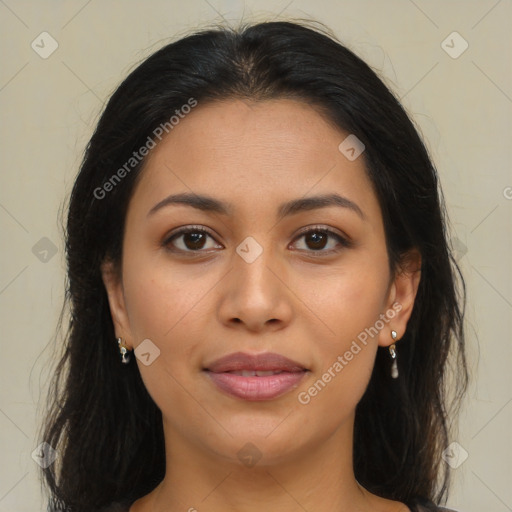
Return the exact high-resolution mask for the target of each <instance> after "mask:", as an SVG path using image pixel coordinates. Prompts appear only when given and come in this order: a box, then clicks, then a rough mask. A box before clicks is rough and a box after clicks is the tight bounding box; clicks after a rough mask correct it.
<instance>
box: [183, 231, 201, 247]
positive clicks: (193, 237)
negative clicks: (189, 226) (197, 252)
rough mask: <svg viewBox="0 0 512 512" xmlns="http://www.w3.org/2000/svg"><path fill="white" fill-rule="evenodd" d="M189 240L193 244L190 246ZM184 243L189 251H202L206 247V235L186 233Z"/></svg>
mask: <svg viewBox="0 0 512 512" xmlns="http://www.w3.org/2000/svg"><path fill="white" fill-rule="evenodd" d="M187 240H190V241H191V243H190V244H188V243H187ZM184 241H185V245H186V246H187V248H188V249H201V247H202V246H203V245H204V233H186V234H185V239H184Z"/></svg>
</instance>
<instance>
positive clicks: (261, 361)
mask: <svg viewBox="0 0 512 512" xmlns="http://www.w3.org/2000/svg"><path fill="white" fill-rule="evenodd" d="M205 370H208V371H210V372H214V373H221V372H231V371H242V370H252V371H286V372H300V371H304V370H306V368H304V366H302V365H301V364H300V363H297V362H296V361H292V360H291V359H288V358H287V357H284V356H282V355H280V354H276V353H274V352H265V353H263V354H247V353H245V352H235V353H233V354H228V355H227V356H224V357H221V358H220V359H217V360H216V361H213V362H212V363H210V364H209V365H208V366H207V367H206V368H205Z"/></svg>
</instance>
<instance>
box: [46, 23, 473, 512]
mask: <svg viewBox="0 0 512 512" xmlns="http://www.w3.org/2000/svg"><path fill="white" fill-rule="evenodd" d="M190 98H194V99H195V100H196V101H197V102H198V105H202V104H205V103H207V102H212V101H222V100H230V99H249V100H253V101H265V100H270V99H281V98H291V99H296V100H299V101H303V102H306V103H308V104H310V105H313V106H315V107H317V108H318V109H319V111H320V112H321V113H322V115H323V116H325V118H326V119H327V120H328V121H329V122H331V123H333V124H334V126H336V127H337V128H339V129H340V130H342V131H344V132H346V133H350V134H355V135H356V136H357V137H358V138H359V139H360V141H362V143H363V144H364V145H365V147H366V149H365V151H364V153H363V154H362V158H364V163H365V170H366V172H367V175H368V177H369V178H370V180H371V183H372V185H373V187H374V191H375V194H376V196H377V199H378V201H379V204H380V207H381V212H382V217H383V222H384V230H385V236H386V244H387V251H388V256H389V262H390V270H391V273H392V275H395V273H396V272H400V271H401V268H402V267H401V263H402V260H403V257H404V255H405V254H406V253H407V252H408V251H409V250H410V249H413V248H415V249H417V250H418V251H419V252H420V254H421V279H420V282H419V287H418V291H417V295H416V299H415V303H414V308H413V311H412V314H411V317H410V319H409V322H408V325H407V330H406V332H405V333H404V335H403V338H402V339H401V340H400V341H399V342H398V346H397V350H398V355H399V357H398V366H399V371H400V377H399V378H398V379H391V378H390V377H389V371H390V358H389V354H388V353H387V351H386V350H383V349H379V350H378V353H377V357H376V360H375V365H374V369H373V373H372V376H371V378H370V382H369V384H368V387H367V389H366V391H365V394H364V396H363V397H362V399H361V401H360V403H359V404H358V406H357V408H356V417H355V427H354V428H355V430H354V459H353V463H354V472H355V477H356V479H357V481H358V482H359V483H360V484H361V485H363V486H364V487H365V488H366V489H368V490H369V491H370V492H373V493H375V494H377V495H379V496H382V497H385V498H389V499H395V500H400V501H403V502H407V501H410V500H412V499H416V498H417V497H421V498H426V499H430V500H432V501H435V502H437V503H439V502H441V501H442V500H445V499H446V495H447V489H448V483H449V474H448V472H447V469H446V465H445V464H443V461H442V450H443V449H444V448H445V447H446V446H447V444H448V438H449V433H450V428H451V418H452V416H451V414H452V413H453V414H455V413H456V409H457V410H458V409H459V407H460V403H461V399H462V396H463V393H464V392H465V390H466V388H467V382H468V371H467V365H466V357H465V349H464V325H463V323H464V322H463V319H464V305H465V285H464V280H463V277H462V275H461V273H460V270H459V268H458V266H457V264H456V262H455V260H454V258H453V256H452V254H451V250H450V247H449V245H448V242H447V223H448V218H447V215H446V210H445V206H444V199H443V195H442V191H441V189H440V186H439V183H438V181H439V180H438V176H437V171H436V169H435V167H434V165H433V163H432V161H431V159H430V157H429V155H428V151H427V149H426V147H425V145H424V144H423V142H422V140H421V137H420V135H419V134H418V131H417V130H416V128H415V127H414V125H413V123H412V121H411V120H410V119H409V117H408V115H407V114H406V112H405V110H404V108H403V107H402V106H401V104H400V102H399V101H398V99H397V98H396V97H395V96H394V95H393V93H392V92H390V90H389V89H388V88H387V87H386V85H385V84H384V83H383V81H381V79H379V77H378V76H377V74H376V73H375V72H374V71H373V70H372V69H371V68H370V67H369V66H368V65H367V64H366V63H365V62H364V61H363V60H361V59H360V58H359V57H358V56H356V55H355V54H354V53H353V52H352V51H350V50H349V49H347V48H346V47H345V46H344V45H342V44H341V43H340V42H339V41H338V40H337V39H336V38H335V37H334V36H332V35H330V34H328V32H327V31H324V29H322V28H318V27H317V26H312V27H308V26H306V24H305V23H304V22H302V23H296V22H265V23H258V24H253V25H243V26H241V27H240V28H238V29H231V28H223V27H214V28H209V29H204V30H201V31H198V32H195V33H193V34H190V35H187V36H186V37H183V38H181V39H179V40H177V41H175V42H172V43H170V44H167V45H166V46H164V47H163V48H161V49H160V50H158V51H156V52H155V53H153V54H152V55H151V56H150V57H149V58H147V59H146V60H144V61H143V62H142V63H141V64H140V65H138V66H137V67H136V68H135V69H134V70H133V71H132V72H131V73H130V74H129V75H128V77H127V78H126V79H125V80H124V81H123V82H122V83H121V85H120V86H119V87H118V88H117V90H116V91H115V92H114V94H113V95H112V96H111V98H110V100H109V101H108V103H107V105H106V107H105V109H104V111H103V113H102V115H101V117H100V119H99V122H98V124H97V126H96V129H95V132H94V134H93V136H92V138H91V139H90V141H89V144H88V146H87V148H86V150H85V155H84V159H83V162H82V165H81V168H80V172H79V174H78V176H77V178H76V181H75V183H74V187H73V190H72V193H71V196H70V202H69V212H68V217H67V233H66V254H67V282H66V302H65V307H66V306H69V312H70V320H69V325H68V328H67V330H66V333H65V336H64V338H65V340H64V341H65V345H64V349H63V355H62V358H61V359H60V361H58V364H57V367H56V371H55V374H54V377H53V380H52V384H51V387H50V392H49V413H48V415H47V417H46V418H45V423H44V425H43V427H42V431H41V433H42V439H43V440H44V441H46V442H47V443H49V444H50V445H51V446H53V447H54V448H56V449H57V450H58V452H59V457H58V459H57V461H56V462H55V463H54V464H53V465H51V466H50V467H48V468H47V469H45V470H43V474H44V480H45V483H46V486H47V488H48V490H49V494H50V503H51V506H52V507H53V508H54V509H60V510H69V511H72V512H86V511H87V512H90V511H91V510H99V509H101V508H102V507H105V506H108V505H109V504H111V503H115V502H129V503H132V502H133V501H135V500H136V499H138V498H139V497H141V496H143V495H145V494H147V493H148V492H150V491H151V490H152V489H154V487H156V485H157V484H158V483H159V482H160V481H161V480H162V479H163V477H164V475H165V449H164V436H163V427H162V416H161V412H160V410H159V409H158V407H157V406H156V405H155V403H154V402H153V400H152V399H151V397H150V396H149V394H148V392H147V391H146V389H145V386H144V384H143V382H142V379H141V377H140V374H139V371H138V368H137V365H135V364H130V365H122V364H121V363H120V358H119V351H118V347H117V343H116V342H115V333H114V328H113V322H112V317H111V314H110V308H109V303H108V300H107V294H106V290H105V286H104V284H103V281H102V274H101V265H102V263H103V262H105V261H111V262H113V263H114V264H115V266H116V268H119V266H120V263H121V257H122V248H123V233H124V225H125V217H126V212H127V208H128V203H129V200H130V198H131V195H132V193H133V191H134V186H135V184H136V183H137V179H138V178H139V177H140V175H141V171H142V170H143V166H144V162H145V159H141V161H140V162H137V164H136V165H134V166H133V169H131V170H130V172H127V173H126V176H124V177H123V180H122V182H121V183H119V184H116V185H115V186H112V187H110V189H111V190H110V191H109V193H108V195H106V197H104V198H99V197H98V195H99V194H98V193H97V192H96V193H95V191H97V190H98V187H103V186H104V185H105V184H106V183H107V182H108V181H109V179H111V177H112V175H113V174H114V173H115V172H116V170H118V169H120V168H122V166H123V165H125V164H126V162H127V161H129V159H130V158H131V157H132V156H133V153H134V152H136V151H137V150H138V149H139V148H141V147H142V146H144V145H145V144H146V143H147V140H148V137H149V136H152V134H153V133H154V131H155V130H156V129H157V127H159V126H160V125H162V124H163V123H166V122H168V121H169V119H170V116H172V115H173V114H174V113H175V111H176V110H177V109H180V108H181V107H182V106H183V105H185V104H187V102H189V100H190ZM125 169H126V167H125ZM111 183H112V182H111ZM104 190H106V188H105V189H104ZM452 357H455V364H454V365H453V368H452V367H451V366H452V365H450V361H451V358H452ZM448 369H451V370H453V373H451V372H450V373H449V372H448ZM453 376H454V377H453ZM448 377H450V380H449V386H448V385H447V384H448ZM452 409H453V410H452Z"/></svg>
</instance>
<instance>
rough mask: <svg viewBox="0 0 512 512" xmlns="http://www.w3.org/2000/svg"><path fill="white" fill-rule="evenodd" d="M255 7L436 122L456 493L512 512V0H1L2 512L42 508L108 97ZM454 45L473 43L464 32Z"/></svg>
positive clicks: (429, 129)
mask: <svg viewBox="0 0 512 512" xmlns="http://www.w3.org/2000/svg"><path fill="white" fill-rule="evenodd" d="M242 16H243V17H244V19H246V20H264V19H266V20H268V19H280V18H281V19H284V18H288V17H301V18H315V19H318V20H319V21H322V22H324V23H326V24H327V25H328V26H329V27H330V28H331V29H332V30H333V31H334V32H335V33H336V34H337V35H338V37H339V38H340V39H341V40H342V41H344V42H345V43H346V44H347V45H348V46H349V47H350V48H352V49H353V50H354V51H355V52H356V53H358V54H359V55H360V56H362V57H363V58H364V59H366V60H367V62H368V63H369V64H370V65H372V67H374V68H375V69H376V70H378V71H379V72H380V73H381V74H382V75H383V76H384V77H385V80H386V82H387V83H388V84H389V85H390V86H391V87H392V88H393V89H394V90H395V91H396V92H397V94H398V95H399V96H400V97H401V98H402V101H403V103H404V105H405V107H406V108H407V110H408V111H409V112H410V113H411V115H412V116H413V118H414V120H415V122H416V123H417V125H418V126H419V128H420V130H421V132H422V133H423V135H424V137H425V139H426V141H427V145H428V147H429V149H430V151H431V154H432V157H433V159H434V161H435V162H436V164H437V166H438V169H439V172H440V176H441V182H442V185H443V187H444V191H445V196H446V201H447V204H448V209H449V213H450V215H451V224H452V226H451V229H452V231H451V235H450V236H451V237H452V239H453V241H454V246H455V247H456V249H457V255H458V259H459V262H460V264H461V266H462V269H463V271H464V274H465V277H466V281H467V285H468V294H469V303H468V309H467V313H468V314H467V321H468V324H467V325H468V344H469V352H470V357H471V372H472V377H473V383H472V386H471V389H470V391H469V394H468V400H467V402H466V407H465V410H464V414H463V416H462V424H461V429H460V433H459V435H458V436H457V437H456V439H453V441H456V442H458V443H459V444H460V446H461V447H462V448H459V454H463V453H464V452H462V451H461V450H462V449H464V450H465V451H467V453H468V455H469V456H468V458H467V460H465V461H464V463H463V464H461V465H460V466H459V467H458V468H457V469H455V470H454V472H453V474H454V478H455V481H456V485H455V487H454V489H453V492H452V495H451V498H450V500H449V505H450V506H451V507H453V508H456V509H458V510H461V511H465V512H481V511H486V512H505V511H510V510H512V486H511V485H510V483H511V482H512V439H511V434H510V432H511V430H512V429H511V423H512V421H511V420H512V379H511V371H510V363H511V362H512V361H511V359H512V358H511V355H512V349H511V335H510V333H511V327H512V326H511V321H510V319H511V317H512V315H511V313H512V287H511V264H510V262H511V257H510V255H511V245H512V237H511V231H512V229H511V224H512V222H511V219H512V173H511V149H510V148H511V147H512V144H511V140H512V139H511V135H512V134H511V131H512V130H511V119H512V76H511V62H512V59H511V46H512V44H511V35H510V34H511V33H512V22H511V20H512V3H511V1H510V0H501V1H496V0H481V1H476V0H457V1H455V0H452V1H441V0H437V1H426V0H414V1H413V0H392V1H377V0H375V1H371V0H365V1H360V0H358V1H356V0H347V1H321V0H278V1H276V0H274V1H273V2H272V1H268V0H265V1H259V2H256V1H254V0H247V1H245V2H244V1H243V0H231V1H230V0H190V1H188V2H187V3H185V2H180V1H178V0H170V1H164V0H157V1H152V2H142V1H135V0H132V1H124V2H121V1H112V0H109V1H99V0H90V1H86V0H80V1H78V0H74V1H67V2H63V1H39V2H36V1H35V0H33V1H24V0H19V1H18V0H0V34H1V35H0V38H1V46H0V48H1V52H2V66H1V67H0V108H1V113H2V123H1V125H0V145H1V151H0V158H1V188H0V227H1V232H2V250H1V252H0V258H1V260H0V312H1V326H2V336H1V357H0V432H1V437H0V458H1V460H2V464H1V465H0V512H18V511H19V512H21V511H26V512H34V511H36V510H44V507H43V505H42V502H41V498H40V489H39V484H38V480H37V469H38V467H37V465H36V463H35V462H34V460H32V458H31V453H32V451H33V450H34V449H35V447H36V444H37V443H36V438H35V432H36V425H37V415H38V414H43V413H44V410H41V408H40V409H39V410H38V403H39V400H40V393H41V389H42V386H43V384H44V382H45V381H46V378H47V372H46V370H47V368H48V366H47V362H48V359H49V358H50V356H51V353H50V352H49V351H48V350H47V351H46V352H44V353H42V351H43V349H44V347H45V346H46V345H47V344H48V343H49V342H50V341H51V339H52V336H53V334H54V331H55V325H56V321H57V317H58V314H59V311H60V307H61V302H62V297H63V279H64V260H63V242H62V236H61V232H60V229H59V224H58V210H59V207H60V206H61V204H62V203H63V199H64V197H65V195H66V194H67V193H68V192H69V190H70V186H71V184H72V181H73V177H74V175H75V174H76V172H77V169H78V165H79V162H80V159H81V153H82V150H83V148H84V146H85V144H86V142H87V140H88V138H89V137H90V135H91V130H92V128H93V126H94V125H95V122H96V121H97V118H98V114H99V112H100V110H101V108H102V105H103V103H104V101H105V100H106V98H107V97H108V96H109V95H110V94H111V93H112V91H113V90H114V88H115V86H116V85H117V84H118V83H119V82H120V80H121V79H122V78H124V77H125V75H126V74H127V72H128V71H129V70H130V69H132V68H133V66H134V65H135V64H136V63H137V62H139V61H140V60H141V59H143V58H144V57H145V56H147V55H149V53H151V52H152V51H154V50H156V49H157V48H159V47H161V46H162V45H163V44H164V43H165V42H166V41H168V40H169V38H173V39H174V38H176V37H177V36H181V35H183V34H185V33H186V32H187V31H188V30H190V29H192V28H198V27H203V26H205V25H207V24H209V23H212V22H221V21H223V18H225V20H227V22H229V23H232V24H236V23H237V21H238V20H240V18H241V17H242ZM223 22H224V21H223ZM43 31H47V32H48V33H49V34H51V36H52V37H53V38H54V39H55V40H56V41H57V43H58V48H57V50H56V51H55V52H54V53H53V54H51V55H50V56H49V57H48V58H46V59H43V58H42V57H41V56H40V55H39V54H38V53H36V51H34V50H33V49H32V47H31V43H32V41H34V40H35V42H36V43H38V42H39V43H38V44H39V48H38V50H39V52H42V51H43V48H42V46H43V44H42V43H41V42H40V41H41V37H45V38H46V39H45V40H44V41H45V43H44V49H45V50H44V51H48V49H50V48H51V47H50V41H49V39H48V38H47V37H48V36H41V37H38V36H39V34H41V32H43ZM453 31H457V32H458V33H459V34H460V35H461V36H462V37H463V38H464V40H465V41H467V43H468V44H469V47H468V48H467V50H466V51H465V52H464V53H462V54H461V55H460V56H458V58H453V57H452V56H450V55H448V53H446V51H445V50H444V49H443V47H442V46H441V44H442V42H443V40H445V39H446V38H447V36H449V35H450V34H451V33H452V32H453ZM454 37H455V38H454ZM452 41H453V42H452ZM446 44H448V45H450V46H452V47H453V48H452V49H451V50H450V51H451V52H452V53H453V52H459V51H460V50H461V49H462V48H463V46H462V45H463V41H462V40H461V39H457V36H450V37H449V38H448V40H447V43H446ZM36 48H37V47H36ZM43 237H46V238H47V239H49V241H48V240H43V241H42V242H40V240H41V239H42V238H43ZM36 244H39V245H36ZM53 245H54V246H55V248H56V249H57V253H56V254H55V255H53V254H52V252H51V249H52V246H53ZM34 246H35V249H34ZM45 250H46V251H49V252H46V253H45V252H44V251H45ZM45 260H47V261H45Z"/></svg>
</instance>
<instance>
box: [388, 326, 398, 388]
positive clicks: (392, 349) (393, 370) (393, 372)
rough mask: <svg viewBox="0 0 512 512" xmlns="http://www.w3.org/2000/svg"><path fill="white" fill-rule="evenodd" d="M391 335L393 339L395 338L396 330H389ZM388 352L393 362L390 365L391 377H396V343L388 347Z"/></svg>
mask: <svg viewBox="0 0 512 512" xmlns="http://www.w3.org/2000/svg"><path fill="white" fill-rule="evenodd" d="M391 337H392V338H393V341H395V340H396V331H391ZM389 353H390V354H391V358H392V359H393V364H392V365H391V377H393V379H396V378H397V377H398V365H397V364H396V345H395V344H394V343H393V345H391V346H390V347H389Z"/></svg>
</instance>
